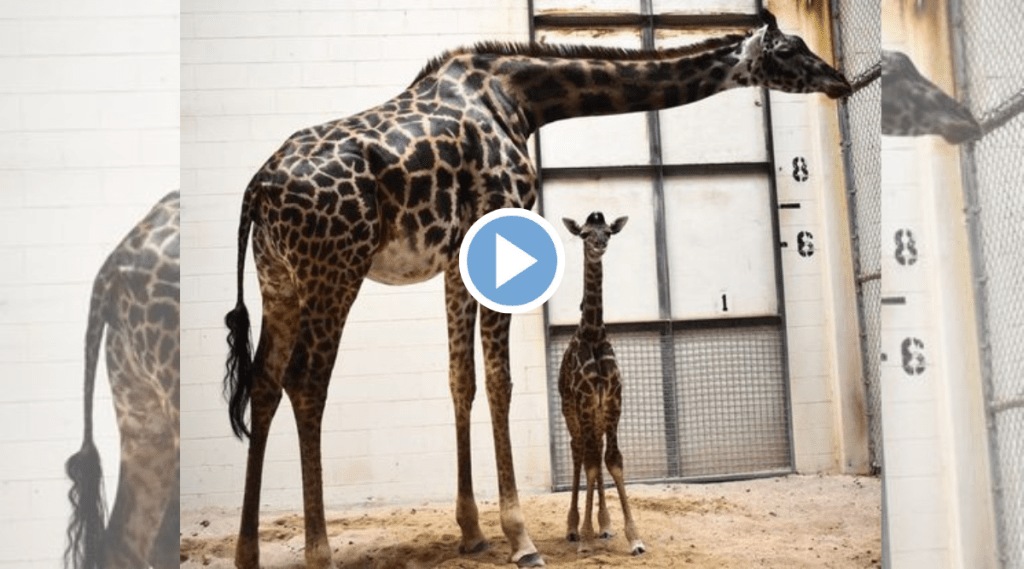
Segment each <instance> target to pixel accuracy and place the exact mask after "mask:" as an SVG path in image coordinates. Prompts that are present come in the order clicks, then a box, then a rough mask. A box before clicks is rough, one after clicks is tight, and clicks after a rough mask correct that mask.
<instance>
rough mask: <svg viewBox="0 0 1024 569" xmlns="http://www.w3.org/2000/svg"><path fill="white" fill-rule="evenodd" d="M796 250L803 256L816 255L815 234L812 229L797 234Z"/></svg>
mask: <svg viewBox="0 0 1024 569" xmlns="http://www.w3.org/2000/svg"><path fill="white" fill-rule="evenodd" d="M796 250H797V252H798V253H800V256H801V257H811V256H813V255H814V235H812V234H811V232H810V231H801V232H800V233H798V234H797V236H796Z"/></svg>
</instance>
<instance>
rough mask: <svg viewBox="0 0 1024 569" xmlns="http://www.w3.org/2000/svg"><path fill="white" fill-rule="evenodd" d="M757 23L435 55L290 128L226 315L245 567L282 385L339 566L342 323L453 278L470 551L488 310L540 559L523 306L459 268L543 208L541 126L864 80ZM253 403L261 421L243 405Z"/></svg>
mask: <svg viewBox="0 0 1024 569" xmlns="http://www.w3.org/2000/svg"><path fill="white" fill-rule="evenodd" d="M763 17H764V25H762V26H761V27H759V28H757V29H755V30H751V31H750V32H749V33H747V34H745V35H744V34H729V35H725V36H722V37H717V38H712V39H709V40H706V41H703V42H699V43H697V44H694V45H690V46H684V47H680V48H674V49H667V50H661V51H644V50H623V49H611V48H593V47H583V46H549V45H540V44H499V43H483V44H478V45H475V46H472V47H469V48H464V49H458V50H454V51H451V52H448V53H446V54H444V55H442V56H441V57H439V58H436V59H434V60H432V61H430V62H429V63H428V64H427V65H426V66H425V67H424V69H423V70H422V71H421V72H420V73H419V75H418V76H417V77H416V78H415V80H414V81H413V83H412V84H411V85H410V86H409V87H408V88H407V89H406V90H404V91H403V92H401V93H399V94H398V95H397V96H395V97H394V98H393V99H391V100H389V101H387V102H385V103H383V104H381V105H379V106H377V107H374V108H372V109H369V110H366V111H364V112H361V113H358V114H356V115H353V116H350V117H347V118H343V119H340V120H336V121H332V122H328V123H325V124H321V125H317V126H313V127H311V128H307V129H304V130H301V131H299V132H296V133H295V134H293V135H292V136H291V137H290V138H289V139H288V140H287V141H285V142H284V144H283V145H282V146H281V147H280V149H279V150H278V151H277V152H276V153H274V155H273V156H271V157H270V158H269V159H268V160H267V161H266V162H265V163H264V164H263V166H261V167H260V169H259V170H258V171H257V172H256V174H255V175H254V176H253V178H252V181H251V182H250V183H249V186H248V187H247V189H246V191H245V194H244V196H243V199H242V210H241V216H240V223H239V230H238V260H237V271H238V282H237V288H238V292H237V294H238V297H237V298H238V300H237V304H236V306H235V308H234V309H233V310H232V311H230V312H229V313H228V315H227V316H226V319H225V321H226V323H227V326H228V328H229V335H228V344H229V350H230V354H229V357H228V361H227V373H226V374H225V388H226V392H227V394H228V398H229V416H230V420H231V427H232V429H233V430H234V432H235V434H236V435H238V436H240V437H241V436H244V435H249V437H250V441H249V454H248V463H247V467H246V481H245V493H244V496H245V497H244V500H243V505H242V519H241V524H240V529H239V538H238V542H237V547H236V556H235V563H236V565H237V566H238V567H239V568H242V569H255V568H256V567H258V566H259V533H258V526H259V499H260V498H259V496H260V486H261V481H262V469H263V459H264V454H265V450H266V443H267V435H268V432H269V428H270V423H271V420H272V419H273V416H274V414H275V412H276V410H277V407H278V404H279V402H280V400H281V396H282V394H283V393H287V394H288V397H289V399H290V400H291V403H292V408H293V411H294V415H295V419H296V423H297V427H298V435H299V445H300V455H301V462H302V475H303V476H302V482H303V505H304V512H305V538H306V547H305V557H306V564H307V566H308V567H310V568H313V569H321V568H324V567H330V566H332V560H331V550H330V547H329V545H328V542H327V532H326V522H325V520H324V504H323V487H322V484H323V478H322V471H321V459H320V429H321V422H322V416H323V411H324V406H325V400H326V397H327V385H328V383H329V381H330V377H331V372H332V370H333V368H334V364H335V358H336V356H337V354H338V344H339V342H340V338H341V333H342V329H343V328H344V326H345V320H346V318H347V316H348V313H349V309H350V308H351V306H352V302H353V301H354V300H355V298H356V295H357V294H358V292H359V289H360V286H361V285H362V282H363V280H364V279H366V278H369V279H372V280H375V281H377V282H382V283H387V284H407V283H414V282H420V281H423V280H426V279H429V278H431V277H433V276H435V275H437V274H439V273H444V277H445V304H446V309H447V321H448V351H449V385H450V388H451V393H452V399H453V402H454V407H455V437H456V446H457V449H458V450H457V456H458V480H457V483H456V485H457V498H456V506H455V518H456V521H457V522H458V524H459V526H460V529H461V533H462V537H461V542H460V546H459V549H460V551H463V552H475V551H480V550H481V549H483V548H486V547H487V542H486V539H485V538H484V534H483V532H482V531H481V529H480V524H479V520H478V511H477V507H476V502H475V499H474V492H473V482H472V467H471V457H470V447H471V445H470V436H469V435H470V428H469V426H470V420H469V417H470V409H471V407H472V402H473V399H474V397H475V395H476V379H475V371H474V370H475V365H474V354H473V346H474V333H475V332H474V331H475V327H476V323H477V317H478V315H479V319H480V322H479V325H480V326H479V327H480V336H481V340H482V342H481V343H482V345H483V353H484V359H485V360H486V365H485V366H484V367H485V369H486V370H487V371H486V381H485V383H486V391H487V400H488V403H489V407H490V411H491V422H492V428H493V436H494V447H495V457H496V462H497V465H498V468H497V471H498V494H499V508H500V510H501V527H502V531H503V533H504V534H505V537H506V538H507V539H508V541H509V543H510V545H511V554H510V559H511V560H512V561H513V562H515V563H517V564H518V565H519V566H541V565H543V564H544V561H543V558H542V557H541V555H540V553H539V552H538V551H537V548H536V547H535V546H534V543H533V541H532V540H531V538H530V535H529V533H528V532H527V529H526V521H525V517H524V515H523V513H522V511H521V509H520V506H519V498H518V490H517V488H516V480H515V471H514V468H513V464H512V441H511V434H510V432H509V424H508V420H509V404H510V401H511V397H512V381H511V377H510V371H509V370H510V367H509V322H510V318H511V317H510V315H509V314H504V313H501V312H497V311H495V310H492V309H490V308H488V307H486V306H479V305H478V304H477V302H476V301H474V300H473V298H472V297H471V296H470V294H469V293H468V292H467V290H466V287H465V286H464V284H463V282H462V279H461V278H460V272H459V261H458V253H459V249H460V245H461V243H462V240H463V238H464V237H465V235H466V233H467V231H468V230H469V228H470V227H471V226H472V224H473V223H474V222H475V221H476V220H477V219H479V218H481V217H483V216H484V215H486V214H487V213H489V212H492V211H494V210H497V209H500V208H510V207H514V208H525V209H532V208H533V206H534V204H535V202H536V199H537V175H536V171H535V169H534V165H533V164H532V162H531V160H530V158H529V151H528V145H527V140H528V138H529V137H530V135H531V134H532V133H533V132H535V131H536V130H537V129H539V128H540V127H541V126H543V125H545V124H548V123H551V122H553V121H556V120H562V119H568V118H572V117H580V116H590V115H607V114H618V113H628V112H635V111H645V110H656V109H663V108H667V107H673V106H679V105H683V104H686V103H690V102H693V101H697V100H700V99H703V98H706V97H709V96H711V95H713V94H715V93H718V92H721V91H722V90H725V89H732V88H739V87H747V86H757V87H766V88H769V89H779V90H784V91H789V92H795V93H811V92H821V93H825V94H826V95H828V96H829V97H832V98H836V97H842V96H846V95H848V94H849V93H850V85H849V83H848V82H847V81H846V79H845V78H844V77H843V76H842V74H840V73H839V72H838V71H836V70H835V69H833V68H832V67H831V66H829V65H828V64H827V63H825V62H824V61H823V60H821V58H819V57H818V56H816V55H815V54H813V53H812V52H811V51H810V50H809V49H808V48H807V46H806V45H805V44H804V42H803V40H801V39H800V38H799V37H797V36H794V35H788V34H785V33H783V32H782V31H781V30H779V28H778V25H777V23H776V22H775V19H774V17H773V16H771V14H769V13H767V12H765V13H764V14H763ZM250 231H251V233H252V247H253V257H254V259H255V263H256V270H257V273H258V276H259V280H260V290H261V292H262V300H263V326H262V328H261V331H260V338H259V340H258V344H257V347H256V352H255V355H252V354H251V347H250V345H249V331H250V330H249V329H250V324H249V315H248V311H247V309H246V307H245V304H244V300H243V298H244V297H243V292H242V275H243V269H244V261H245V252H246V249H247V246H248V242H249V237H250ZM247 409H248V410H250V418H251V428H250V426H249V425H247V424H246V420H245V413H246V410H247Z"/></svg>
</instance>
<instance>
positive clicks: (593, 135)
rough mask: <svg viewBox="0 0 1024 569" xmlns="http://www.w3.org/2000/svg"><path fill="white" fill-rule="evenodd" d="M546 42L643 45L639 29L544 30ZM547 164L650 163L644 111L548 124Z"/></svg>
mask: <svg viewBox="0 0 1024 569" xmlns="http://www.w3.org/2000/svg"><path fill="white" fill-rule="evenodd" d="M537 39H538V41H540V42H543V43H557V44H582V45H600V46H610V47H623V48H634V49H637V48H640V46H641V42H640V32H639V30H625V31H614V32H609V31H608V30H600V31H594V30H569V31H566V30H543V31H540V32H538V34H537ZM540 142H541V155H542V156H543V164H544V167H545V168H567V167H580V166H619V165H637V164H648V163H650V151H649V150H648V146H649V145H648V142H647V119H646V116H645V115H644V113H630V114H626V115H611V116H602V117H583V118H575V119H572V120H565V121H560V122H556V123H552V124H550V125H547V126H545V127H544V128H543V129H542V130H541V134H540Z"/></svg>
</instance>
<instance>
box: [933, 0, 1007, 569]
mask: <svg viewBox="0 0 1024 569" xmlns="http://www.w3.org/2000/svg"><path fill="white" fill-rule="evenodd" d="M946 9H947V14H946V17H947V20H948V21H949V35H950V38H949V39H950V46H951V49H952V51H953V80H954V83H955V85H956V91H957V94H959V95H960V98H961V100H962V101H963V102H964V104H965V105H967V107H968V108H971V106H972V105H971V94H972V93H971V84H970V81H969V80H968V68H969V66H970V62H969V61H968V60H967V49H966V47H965V45H964V34H965V33H966V30H964V29H963V22H964V15H963V4H962V2H961V0H948V2H947V4H946ZM960 172H961V185H962V186H963V192H964V213H965V217H966V219H967V238H968V241H969V244H970V255H971V273H972V274H973V276H974V307H975V311H976V317H977V318H976V321H977V334H978V349H979V351H980V352H981V354H980V356H981V382H982V392H983V394H984V395H983V396H984V399H985V425H986V427H987V429H986V430H987V431H988V449H989V457H990V461H989V473H990V476H991V480H992V501H993V504H994V505H995V518H996V519H995V523H996V543H997V547H998V548H999V554H998V557H999V561H1000V563H1001V564H1002V565H1003V566H1006V564H1007V562H1008V559H1007V551H1008V545H1007V535H1006V531H1007V530H1006V522H1005V519H1004V517H1005V516H1004V511H1003V492H1002V481H1001V477H1000V472H999V465H1000V461H999V444H998V443H997V432H996V410H995V409H993V407H992V402H993V399H994V393H995V391H994V390H995V387H994V385H993V383H994V381H995V377H994V372H993V369H992V345H991V343H990V342H989V338H990V337H991V331H990V329H989V323H988V308H987V307H988V288H987V286H986V283H987V282H988V275H987V274H986V273H987V272H986V270H985V266H986V263H985V249H984V247H983V245H982V243H983V239H982V219H981V201H980V197H979V195H978V177H977V162H976V154H975V143H973V142H972V143H969V144H966V145H963V146H961V148H960Z"/></svg>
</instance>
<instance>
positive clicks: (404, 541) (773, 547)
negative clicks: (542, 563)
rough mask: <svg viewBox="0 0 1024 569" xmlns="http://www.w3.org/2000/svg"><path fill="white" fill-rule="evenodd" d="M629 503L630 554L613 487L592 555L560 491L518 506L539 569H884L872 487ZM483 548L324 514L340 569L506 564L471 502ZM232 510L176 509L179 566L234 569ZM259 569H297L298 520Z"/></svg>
mask: <svg viewBox="0 0 1024 569" xmlns="http://www.w3.org/2000/svg"><path fill="white" fill-rule="evenodd" d="M628 492H629V496H630V504H631V505H632V507H633V511H634V517H635V519H636V522H637V526H638V528H639V530H640V533H641V537H642V539H643V541H644V543H645V545H646V546H647V553H646V554H644V555H642V556H638V557H633V556H631V555H630V554H629V547H628V544H627V542H626V539H625V537H624V536H623V535H622V532H621V528H622V516H621V510H620V508H619V507H618V498H617V495H616V494H615V491H614V489H609V494H608V499H609V511H610V513H611V517H612V525H613V529H614V530H615V532H616V535H615V536H613V537H612V538H611V539H609V540H598V542H597V545H596V547H595V550H594V552H593V553H591V554H589V555H585V556H581V555H578V554H577V553H576V544H572V543H569V542H567V541H566V540H565V538H564V536H565V518H566V511H567V508H568V504H569V494H568V493H566V492H560V493H553V494H545V495H537V496H526V497H522V504H523V510H524V513H525V515H526V520H527V524H528V525H527V527H528V528H529V530H530V533H531V536H532V537H533V540H534V543H535V544H536V545H537V548H538V549H539V550H540V551H541V553H543V555H544V558H545V560H546V562H547V565H548V567H607V566H615V567H620V566H621V567H655V568H665V567H694V568H751V567H772V568H775V567H777V568H787V569H788V568H801V567H806V568H815V569H821V568H843V569H845V568H865V567H881V563H880V558H881V507H880V497H881V490H880V483H879V480H878V479H877V478H863V477H849V476H788V477H783V478H769V479H760V480H749V481H741V482H726V483H714V484H669V485H665V484H660V485H631V486H629V487H628ZM479 506H480V518H481V526H482V527H483V531H484V533H485V534H486V535H487V536H488V538H489V539H490V540H491V547H490V549H489V550H488V551H485V552H484V553H481V554H477V555H473V556H460V555H458V553H457V548H458V526H457V525H456V523H455V519H454V518H455V515H454V500H453V503H452V504H436V503H435V504H421V505H415V506H404V507H372V508H366V507H359V508H350V509H348V510H346V511H328V512H327V520H328V529H327V531H328V536H329V539H330V543H331V547H332V548H333V550H334V562H335V563H336V564H337V566H338V567H339V569H391V568H396V569H398V568H401V569H426V568H430V567H441V568H446V569H455V568H458V569H480V568H485V567H486V568H493V567H514V565H512V564H510V563H508V556H509V546H508V543H507V541H506V540H505V538H504V535H502V533H501V529H500V527H499V525H498V506H497V504H496V503H495V502H484V501H481V502H480V504H479ZM238 516H239V513H238V511H226V510H214V509H204V510H198V511H185V512H183V513H182V519H181V558H182V564H181V566H182V567H188V568H200V567H209V568H214V569H217V568H231V567H234V563H233V556H234V543H235V535H234V534H235V531H236V530H237V527H238ZM261 520H262V525H261V529H260V534H261V538H262V539H261V565H262V566H263V567H264V568H267V569H285V568H288V569H291V568H298V567H303V544H304V537H303V530H302V516H301V514H300V512H299V511H298V510H297V511H294V512H267V511H264V512H263V513H262V517H261Z"/></svg>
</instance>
